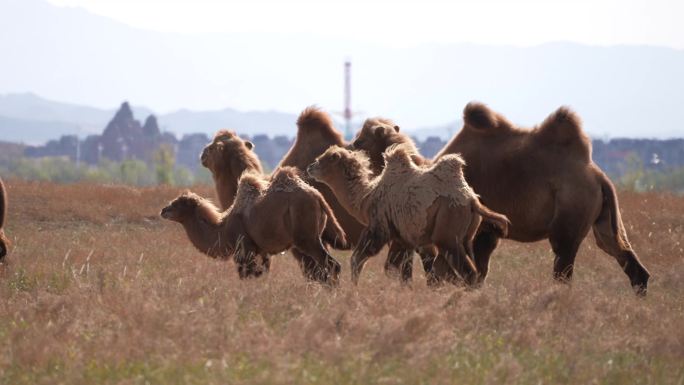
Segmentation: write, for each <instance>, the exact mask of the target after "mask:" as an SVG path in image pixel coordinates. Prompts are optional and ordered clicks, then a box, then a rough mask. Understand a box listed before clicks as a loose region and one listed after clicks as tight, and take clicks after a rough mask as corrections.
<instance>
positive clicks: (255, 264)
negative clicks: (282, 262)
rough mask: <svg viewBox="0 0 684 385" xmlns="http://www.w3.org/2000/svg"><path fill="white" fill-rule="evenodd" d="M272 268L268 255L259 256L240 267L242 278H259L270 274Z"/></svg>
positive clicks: (239, 271) (239, 272)
mask: <svg viewBox="0 0 684 385" xmlns="http://www.w3.org/2000/svg"><path fill="white" fill-rule="evenodd" d="M270 268H271V258H270V256H268V255H263V254H261V255H257V256H255V257H254V258H252V259H250V260H248V261H247V262H246V263H241V264H239V265H238V274H239V275H240V278H242V279H245V278H259V277H261V276H262V275H264V274H266V273H268V271H269V270H270Z"/></svg>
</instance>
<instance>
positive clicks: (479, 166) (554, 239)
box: [0, 103, 650, 295]
mask: <svg viewBox="0 0 684 385" xmlns="http://www.w3.org/2000/svg"><path fill="white" fill-rule="evenodd" d="M463 122H464V123H463V128H462V129H461V131H460V132H459V133H458V134H457V135H456V136H455V137H454V138H453V139H452V140H451V141H450V142H449V143H448V144H447V145H446V146H445V147H444V148H443V149H442V150H441V151H440V152H439V153H438V154H437V155H436V156H435V158H434V159H425V158H423V157H422V156H421V155H420V154H419V152H418V150H417V149H416V146H415V144H414V142H413V141H412V140H411V138H410V137H409V136H408V135H406V134H404V133H403V132H401V130H400V128H399V126H397V125H395V124H394V123H393V122H392V121H391V120H389V119H384V118H374V119H368V120H366V122H365V123H364V124H363V127H362V128H361V129H360V130H359V132H358V133H357V135H356V137H355V138H354V139H353V140H352V141H351V142H350V143H346V142H345V141H344V140H343V138H342V136H341V135H340V133H339V132H338V131H337V130H336V129H335V127H334V126H333V123H332V120H331V118H330V116H329V115H328V114H326V113H324V112H323V111H321V110H319V109H317V108H313V107H310V108H307V109H305V110H304V111H303V112H302V113H301V114H300V116H299V118H298V119H297V137H296V139H295V142H294V144H293V146H292V148H291V149H290V150H289V152H288V153H287V154H286V155H285V157H284V158H283V159H282V161H281V162H280V164H279V165H278V167H276V169H275V171H274V172H273V173H272V174H271V175H267V174H265V173H264V172H263V169H262V167H261V163H260V162H259V159H258V158H257V156H256V154H255V153H254V151H253V148H254V146H253V144H252V143H251V142H249V141H246V140H243V139H242V138H240V137H239V136H238V135H237V134H236V133H234V132H232V131H227V130H221V131H218V132H217V133H216V135H215V136H214V138H213V140H212V141H211V143H209V144H208V145H207V146H206V147H205V148H204V150H203V151H202V154H201V155H200V161H201V163H202V165H203V166H204V167H206V168H207V169H208V170H209V171H210V172H211V174H212V177H213V180H214V185H215V189H216V193H217V196H218V201H219V204H220V207H216V206H215V205H214V204H213V203H211V202H210V201H209V200H207V199H204V198H202V197H200V196H198V195H196V194H194V193H191V192H186V193H183V194H181V195H180V196H179V197H177V198H176V199H174V200H173V201H172V202H170V203H169V205H168V206H166V207H164V208H163V209H162V211H161V216H162V217H163V218H165V219H168V220H171V221H175V222H178V223H180V224H181V225H182V226H183V228H184V229H185V232H186V234H187V236H188V238H189V240H190V242H191V243H192V244H193V245H194V246H195V247H196V248H197V249H198V250H199V251H201V252H202V253H204V254H206V255H208V256H210V257H213V258H220V259H230V258H232V259H233V260H234V261H235V263H236V266H237V268H238V274H239V276H240V278H243V279H245V278H256V277H260V276H262V275H264V274H265V273H267V272H268V271H269V269H270V266H271V260H270V258H271V256H273V255H276V254H279V253H281V252H284V251H290V252H291V254H292V256H293V257H294V258H295V259H296V261H297V263H298V264H299V266H300V268H301V270H302V274H303V275H304V277H305V278H306V279H307V280H311V281H315V282H320V283H322V284H324V285H328V286H336V285H338V282H339V275H340V273H341V270H342V269H341V266H340V263H339V262H338V261H337V260H335V258H334V257H333V256H331V255H330V253H329V249H330V248H332V249H338V250H348V249H353V253H352V256H351V276H352V281H353V283H354V284H358V282H359V278H360V275H361V272H362V269H363V266H364V264H365V263H366V261H367V260H368V259H369V258H370V257H373V256H375V255H377V254H379V252H380V251H381V249H382V248H383V247H384V246H386V245H387V246H388V253H387V258H386V261H385V271H386V272H387V274H388V275H390V276H397V277H399V278H400V279H401V280H402V281H404V282H408V281H410V280H411V279H412V271H413V256H414V253H415V252H417V253H418V254H419V255H420V258H421V262H422V267H423V269H424V270H425V275H426V278H427V282H428V284H429V285H431V286H432V285H438V284H442V283H452V284H457V285H467V286H470V287H473V286H479V285H481V284H482V283H483V281H484V280H485V278H486V277H487V273H488V271H489V260H490V256H491V254H492V252H493V251H494V249H495V248H496V247H497V245H498V244H499V240H500V239H501V238H508V239H512V240H515V241H519V242H534V241H539V240H543V239H548V240H549V242H550V244H551V248H552V250H553V252H554V254H555V259H554V264H553V275H554V278H555V279H557V280H559V281H561V282H568V281H570V280H571V279H572V275H573V266H574V263H575V256H576V254H577V250H578V248H579V246H580V244H581V242H582V240H583V239H584V238H585V237H586V236H587V234H588V233H589V231H590V230H591V231H593V233H594V238H595V239H596V244H597V245H598V247H599V248H600V249H602V250H603V251H605V252H606V253H608V254H610V255H611V256H613V257H614V258H615V259H616V261H617V262H618V263H619V264H620V267H621V268H622V270H623V271H624V272H625V274H626V275H627V277H628V278H629V280H630V284H631V286H632V288H633V289H634V290H635V292H636V293H637V294H638V295H645V294H646V291H647V286H648V280H649V277H650V274H649V272H648V270H646V268H645V267H644V266H643V264H642V263H641V262H640V261H639V258H638V257H637V255H636V254H635V252H634V250H633V249H632V247H631V245H630V243H629V240H628V239H627V234H626V231H625V227H624V225H623V223H622V219H621V217H620V210H619V206H618V200H617V195H616V193H615V188H614V187H613V185H612V183H611V182H610V180H609V179H608V177H607V176H606V175H605V174H604V173H603V172H602V171H601V170H600V169H599V167H598V166H597V165H596V164H594V163H593V162H592V160H591V141H590V140H589V138H588V137H587V136H586V134H585V133H584V132H583V130H582V124H581V120H580V118H579V117H578V116H577V115H576V114H575V113H574V112H573V111H571V110H569V109H567V108H565V107H562V108H560V109H558V110H557V111H555V112H554V113H552V114H551V115H549V116H548V117H547V118H546V120H544V121H543V122H542V123H541V124H539V125H538V126H535V127H533V128H531V129H525V128H520V127H517V126H515V125H514V124H513V123H511V122H510V121H508V120H507V119H506V118H505V117H504V116H503V115H501V114H499V113H497V112H495V111H493V110H491V109H490V108H488V107H487V106H486V105H484V104H481V103H470V104H468V105H467V106H466V107H465V109H464V112H463ZM6 205H7V197H6V194H5V187H4V185H3V183H2V180H0V260H1V259H2V258H4V257H5V255H6V254H7V250H8V247H9V240H8V239H7V237H6V236H5V233H4V229H3V227H4V222H5V212H6Z"/></svg>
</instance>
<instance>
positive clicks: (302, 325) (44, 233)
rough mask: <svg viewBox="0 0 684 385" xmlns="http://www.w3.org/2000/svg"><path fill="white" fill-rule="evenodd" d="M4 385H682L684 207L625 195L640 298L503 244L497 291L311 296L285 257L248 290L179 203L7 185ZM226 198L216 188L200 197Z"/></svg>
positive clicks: (613, 269) (371, 278)
mask: <svg viewBox="0 0 684 385" xmlns="http://www.w3.org/2000/svg"><path fill="white" fill-rule="evenodd" d="M7 184H8V193H9V195H10V199H11V202H10V204H11V206H10V213H9V217H8V223H7V225H8V227H7V233H8V235H9V236H10V237H11V239H12V240H13V244H14V246H13V249H12V251H11V253H10V255H9V258H8V263H7V264H6V265H3V266H0V297H1V298H2V300H1V301H0V384H60V383H63V384H99V383H105V384H115V383H123V384H144V383H151V384H155V383H157V384H205V383H210V384H225V383H231V384H233V383H234V384H241V383H249V384H252V383H255V384H265V383H282V384H289V383H303V384H309V383H310V384H350V383H358V384H365V383H384V384H404V383H405V384H414V383H425V384H428V383H430V384H432V383H444V384H450V383H456V382H457V383H464V384H500V383H520V384H530V383H559V384H564V383H568V384H570V383H572V384H575V383H610V384H612V383H615V384H617V383H636V384H640V383H642V384H681V383H682V382H683V381H684V364H682V363H683V362H684V300H683V299H682V298H683V297H682V295H683V294H684V257H682V255H683V254H684V251H683V248H684V245H683V244H682V243H683V242H684V217H683V216H682V213H684V198H681V197H675V196H671V195H665V194H658V195H656V194H643V195H639V194H631V193H629V194H628V193H623V194H621V196H620V198H621V205H622V212H623V215H624V220H625V223H626V225H627V230H628V233H629V235H630V237H631V240H632V243H633V244H634V246H635V248H636V250H637V252H638V253H639V255H640V256H641V258H642V259H643V261H644V263H645V264H646V266H647V267H648V268H649V269H650V271H651V273H652V276H653V280H652V285H651V287H650V288H649V295H648V297H647V298H646V299H644V300H640V299H638V298H636V297H635V296H634V295H633V294H632V293H631V291H630V289H629V284H628V281H627V279H626V277H625V276H624V275H623V274H622V272H621V271H620V269H619V267H618V266H617V264H616V263H615V262H614V261H613V260H612V259H611V258H610V257H608V256H606V255H604V254H602V253H601V252H599V251H597V248H596V247H595V246H594V244H593V239H591V237H590V238H589V239H588V240H587V241H586V242H585V243H584V245H583V247H582V250H581V252H580V255H579V257H578V259H577V269H576V271H575V282H574V284H573V285H572V287H566V286H559V285H558V284H555V283H554V282H552V280H551V278H550V276H551V269H552V260H553V259H552V256H551V254H550V250H549V247H548V245H547V244H546V243H538V244H531V245H524V244H517V243H512V242H504V244H503V247H501V248H500V249H499V250H497V251H496V253H495V255H494V256H493V259H492V269H491V272H490V276H489V279H488V281H487V283H486V284H485V287H484V288H482V289H481V290H477V291H473V292H466V291H464V290H462V289H455V288H450V287H449V288H443V289H439V290H431V289H428V288H426V287H425V283H424V280H423V276H422V274H421V273H419V270H418V268H416V271H415V279H416V280H415V283H414V285H413V288H412V289H408V288H403V287H401V286H400V285H399V284H397V283H396V282H394V281H392V280H390V279H388V278H386V277H385V276H384V275H383V273H382V266H381V265H382V263H383V261H384V256H381V257H377V258H375V259H373V260H371V262H370V264H369V266H368V267H367V268H366V274H365V275H364V276H363V277H362V279H361V284H360V285H359V287H358V288H354V287H352V286H351V285H350V284H349V269H348V258H347V257H348V256H347V255H340V252H334V253H333V254H334V255H335V256H336V257H338V256H340V257H341V258H340V259H341V262H342V263H343V266H344V270H343V275H342V284H341V287H340V288H339V289H337V290H328V289H325V288H321V287H319V286H317V285H315V284H307V283H305V282H304V281H303V280H302V278H301V273H300V272H299V270H298V268H297V267H296V266H295V264H294V262H293V260H292V258H289V257H288V256H275V257H274V261H273V266H272V271H271V273H270V276H268V277H266V278H265V279H260V280H256V281H239V280H238V279H237V273H236V272H235V269H234V266H233V265H232V263H226V262H220V261H215V260H211V259H209V258H206V257H204V256H202V255H200V254H199V253H198V252H197V251H195V250H194V249H193V248H192V246H191V245H190V243H189V242H188V241H187V239H186V237H185V235H184V234H183V232H182V229H181V227H180V226H177V225H175V224H173V223H167V222H164V221H161V220H160V219H158V217H157V214H158V211H159V209H160V208H161V207H162V206H163V205H164V204H165V203H166V202H168V200H169V199H171V198H172V197H174V196H175V195H176V194H177V193H178V192H179V190H178V189H174V188H169V187H159V188H150V189H133V188H128V187H103V186H95V185H67V186H61V185H53V184H47V183H28V182H21V181H16V180H10V181H7ZM195 190H196V191H197V192H199V193H200V194H202V195H204V196H213V191H212V189H211V188H210V187H202V188H197V189H195Z"/></svg>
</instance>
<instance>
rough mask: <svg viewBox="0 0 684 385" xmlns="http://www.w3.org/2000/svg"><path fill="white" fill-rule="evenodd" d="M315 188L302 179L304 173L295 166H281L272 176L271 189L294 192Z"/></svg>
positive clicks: (269, 188) (269, 187)
mask: <svg viewBox="0 0 684 385" xmlns="http://www.w3.org/2000/svg"><path fill="white" fill-rule="evenodd" d="M302 189H304V190H307V191H311V190H315V189H314V188H313V187H311V186H309V185H307V184H306V183H305V182H304V180H303V179H302V174H301V172H300V170H299V169H297V168H295V167H288V166H285V167H280V168H278V169H277V170H276V171H275V172H274V173H273V175H272V176H271V183H270V184H269V186H268V190H269V191H281V192H293V191H295V190H302Z"/></svg>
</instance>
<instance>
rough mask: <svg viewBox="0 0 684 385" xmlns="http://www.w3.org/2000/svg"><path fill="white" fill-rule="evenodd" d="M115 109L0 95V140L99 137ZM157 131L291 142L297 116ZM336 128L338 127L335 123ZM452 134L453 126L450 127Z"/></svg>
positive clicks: (179, 117)
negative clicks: (229, 132)
mask: <svg viewBox="0 0 684 385" xmlns="http://www.w3.org/2000/svg"><path fill="white" fill-rule="evenodd" d="M131 108H132V110H133V114H134V115H135V116H137V117H139V118H140V119H144V118H145V117H147V116H149V115H153V114H154V112H153V111H152V110H150V109H149V108H146V107H141V106H135V105H132V107H131ZM116 111H117V110H116V109H111V110H105V109H99V108H94V107H88V106H80V105H76V104H68V103H61V102H56V101H51V100H47V99H44V98H41V97H40V96H38V95H35V94H31V93H27V94H8V95H0V140H2V141H8V142H17V143H26V144H42V143H45V142H47V141H48V140H52V139H57V138H59V137H60V136H62V135H79V136H80V137H85V136H88V135H94V134H101V133H102V131H103V130H104V128H105V126H106V125H107V123H108V122H109V121H110V120H111V119H112V117H113V116H114V114H115V113H116ZM157 120H158V122H159V126H160V128H161V130H162V131H166V132H170V133H173V134H174V135H176V136H177V137H178V138H179V139H180V138H181V137H182V136H183V135H187V134H194V133H204V134H207V135H211V134H212V133H214V132H215V131H216V130H218V129H221V128H228V129H233V130H236V131H238V132H239V133H240V134H245V135H249V136H254V135H258V134H268V135H270V136H278V135H283V136H287V137H294V135H295V134H296V126H295V122H296V120H297V115H295V114H288V113H283V112H277V111H251V112H240V111H236V110H233V109H230V108H226V109H223V110H217V111H190V110H180V111H176V112H172V113H169V114H163V115H158V116H157ZM338 127H339V128H340V129H341V127H342V125H341V124H338ZM450 127H451V128H452V131H453V130H454V129H457V128H456V127H458V126H457V125H456V123H454V124H452V125H451V126H450ZM413 132H414V133H416V134H417V135H416V136H417V137H419V138H421V139H424V138H426V137H428V136H440V137H446V136H448V133H449V130H448V129H447V127H435V128H426V129H421V130H418V131H413Z"/></svg>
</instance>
